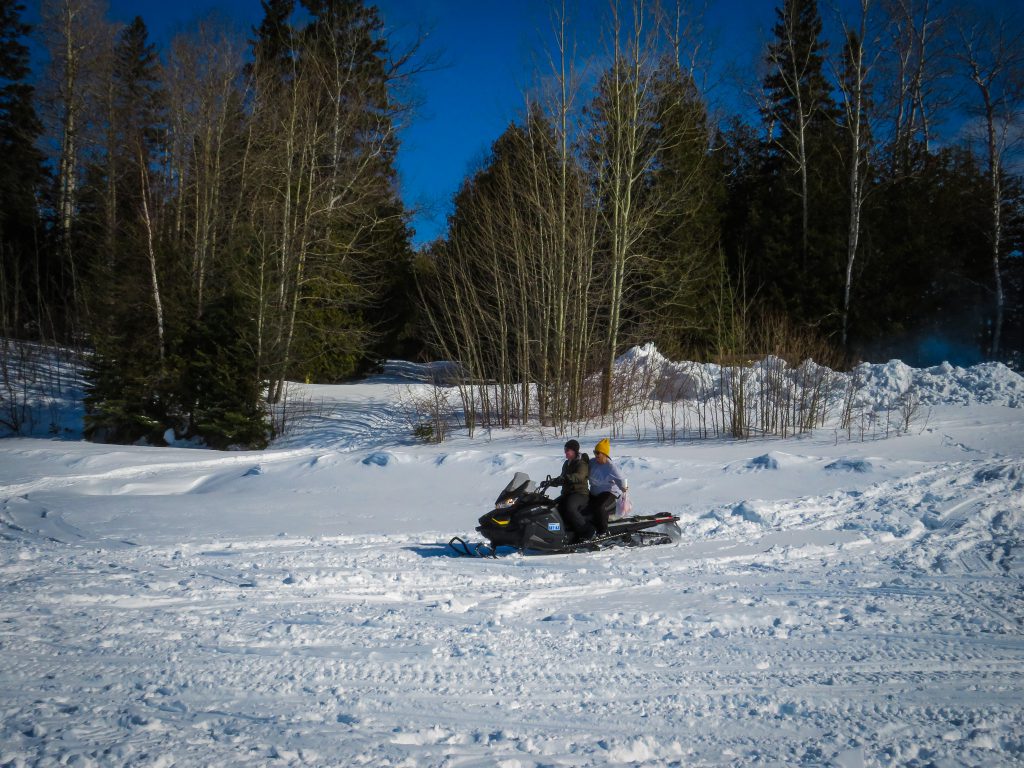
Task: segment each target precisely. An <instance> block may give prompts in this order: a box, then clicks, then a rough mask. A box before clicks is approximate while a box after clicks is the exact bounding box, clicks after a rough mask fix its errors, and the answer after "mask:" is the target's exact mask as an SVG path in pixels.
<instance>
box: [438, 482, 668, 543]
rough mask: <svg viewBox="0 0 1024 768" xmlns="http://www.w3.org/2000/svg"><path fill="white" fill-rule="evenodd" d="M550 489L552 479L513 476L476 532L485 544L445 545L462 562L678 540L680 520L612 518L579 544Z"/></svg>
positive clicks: (660, 516) (659, 516)
mask: <svg viewBox="0 0 1024 768" xmlns="http://www.w3.org/2000/svg"><path fill="white" fill-rule="evenodd" d="M550 486H551V478H550V477H548V478H547V479H546V480H544V481H542V482H541V483H540V484H539V485H537V484H535V483H534V482H533V481H532V480H530V478H529V476H527V475H526V474H525V473H523V472H516V474H515V476H514V477H513V478H512V481H511V482H510V483H509V484H508V485H506V486H505V489H504V490H503V491H502V492H501V493H500V494H498V498H497V499H496V500H495V502H494V509H493V510H491V511H490V512H488V513H487V514H486V515H484V516H483V517H481V518H480V525H478V526H477V528H476V529H477V530H478V531H479V532H480V533H481V534H483V536H484V538H486V539H487V541H488V544H477V545H476V546H475V547H474V546H471V545H470V544H468V543H467V542H466V541H464V540H463V539H461V538H459V537H458V536H456V537H454V538H453V539H452V540H451V541H449V542H448V545H449V546H450V547H451V548H452V549H453V550H455V552H456V553H457V554H459V555H461V556H463V557H474V556H475V557H484V556H488V555H490V556H492V557H496V556H497V551H498V547H514V548H515V549H517V550H519V551H520V552H523V553H527V552H530V553H538V554H565V553H569V552H593V551H596V550H601V549H608V548H609V547H643V546H649V545H652V544H672V543H674V542H677V541H679V539H680V536H681V532H680V530H679V525H678V523H679V518H678V517H676V516H675V515H672V514H669V513H668V512H664V513H660V514H656V515H639V516H635V517H623V518H612V519H610V520H609V521H608V531H607V532H606V533H601V534H597V535H596V536H595V537H593V538H590V539H584V540H582V541H579V540H577V538H576V535H575V534H574V533H573V532H572V531H571V530H570V529H569V527H568V526H567V525H566V524H565V521H564V520H563V519H562V514H561V513H560V512H559V511H558V500H557V499H552V498H550V497H549V496H548V495H547V493H546V491H547V489H548V488H549V487H550Z"/></svg>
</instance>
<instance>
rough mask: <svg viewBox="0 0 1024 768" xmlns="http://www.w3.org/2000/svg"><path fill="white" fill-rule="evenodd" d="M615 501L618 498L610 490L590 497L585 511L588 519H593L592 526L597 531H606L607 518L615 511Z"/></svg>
mask: <svg viewBox="0 0 1024 768" xmlns="http://www.w3.org/2000/svg"><path fill="white" fill-rule="evenodd" d="M617 502H618V499H617V498H616V496H615V494H614V493H612V492H611V491H605V492H604V493H599V494H597V495H596V496H591V497H590V503H589V504H588V505H587V512H588V514H589V516H590V519H591V520H593V521H594V527H595V528H596V529H597V532H598V533H608V518H609V517H611V515H612V512H614V511H615V505H616V503H617Z"/></svg>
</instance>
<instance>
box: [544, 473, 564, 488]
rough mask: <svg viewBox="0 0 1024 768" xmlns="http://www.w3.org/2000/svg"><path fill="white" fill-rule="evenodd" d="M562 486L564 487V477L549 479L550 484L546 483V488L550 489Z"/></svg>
mask: <svg viewBox="0 0 1024 768" xmlns="http://www.w3.org/2000/svg"><path fill="white" fill-rule="evenodd" d="M563 485H565V475H559V476H558V477H553V478H551V482H549V483H548V486H549V487H551V488H558V487H560V486H563Z"/></svg>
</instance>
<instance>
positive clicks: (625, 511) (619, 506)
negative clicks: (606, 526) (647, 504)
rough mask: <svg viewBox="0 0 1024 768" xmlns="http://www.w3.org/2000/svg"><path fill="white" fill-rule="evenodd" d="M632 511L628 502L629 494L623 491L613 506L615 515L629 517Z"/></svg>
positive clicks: (631, 504)
mask: <svg viewBox="0 0 1024 768" xmlns="http://www.w3.org/2000/svg"><path fill="white" fill-rule="evenodd" d="M632 511H633V502H632V501H630V500H629V493H628V492H627V491H623V492H622V495H621V496H619V499H618V502H617V503H616V504H615V514H616V516H617V517H629V513H630V512H632Z"/></svg>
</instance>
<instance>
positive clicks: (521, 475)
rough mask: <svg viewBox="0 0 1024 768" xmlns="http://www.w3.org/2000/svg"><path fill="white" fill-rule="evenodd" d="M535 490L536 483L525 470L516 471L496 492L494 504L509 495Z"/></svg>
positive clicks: (518, 494)
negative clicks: (501, 488)
mask: <svg viewBox="0 0 1024 768" xmlns="http://www.w3.org/2000/svg"><path fill="white" fill-rule="evenodd" d="M536 490H537V486H536V484H535V483H534V482H533V480H531V479H530V476H529V475H528V474H526V473H525V472H516V473H515V475H513V476H512V480H511V481H510V482H509V484H508V485H506V486H505V489H504V490H503V491H502V492H501V493H499V494H498V498H497V499H496V500H495V504H497V503H500V502H501V500H502V499H507V498H509V497H510V496H520V495H522V494H524V493H533V492H534V491H536Z"/></svg>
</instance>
